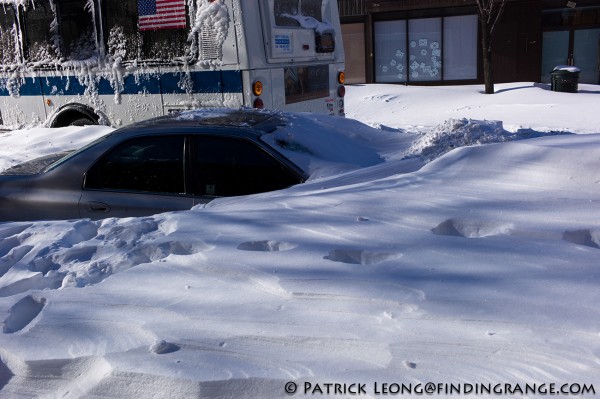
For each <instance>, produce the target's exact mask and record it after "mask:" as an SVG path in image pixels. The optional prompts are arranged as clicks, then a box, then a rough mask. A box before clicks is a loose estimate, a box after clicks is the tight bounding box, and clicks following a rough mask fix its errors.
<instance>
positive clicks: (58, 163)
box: [42, 133, 112, 173]
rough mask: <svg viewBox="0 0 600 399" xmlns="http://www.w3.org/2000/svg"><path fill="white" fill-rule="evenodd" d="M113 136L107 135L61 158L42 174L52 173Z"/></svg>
mask: <svg viewBox="0 0 600 399" xmlns="http://www.w3.org/2000/svg"><path fill="white" fill-rule="evenodd" d="M111 135H112V133H111V134H107V135H106V136H102V137H100V138H98V139H96V140H94V141H92V142H91V143H89V144H88V145H86V146H84V147H81V148H80V149H78V150H77V151H73V152H71V153H69V154H68V155H67V156H64V157H62V158H60V159H59V160H58V161H56V162H54V163H53V164H51V165H49V166H48V167H47V168H46V169H44V170H43V172H42V173H46V172H49V171H51V170H52V169H54V168H56V167H57V166H59V165H62V164H63V163H65V162H67V161H68V160H69V159H71V158H73V157H75V156H77V155H78V154H79V153H81V152H82V151H85V150H87V149H88V148H90V147H93V146H95V145H96V144H98V143H101V142H103V141H104V140H106V139H107V138H109V137H110V136H111Z"/></svg>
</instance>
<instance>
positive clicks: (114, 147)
mask: <svg viewBox="0 0 600 399" xmlns="http://www.w3.org/2000/svg"><path fill="white" fill-rule="evenodd" d="M165 137H182V138H183V149H182V152H183V154H182V162H183V165H182V166H183V168H182V173H183V176H182V177H183V192H182V193H172V192H161V191H143V190H142V191H140V190H134V189H119V188H95V187H87V184H88V178H89V175H90V172H91V171H92V169H94V168H95V167H96V166H97V165H99V164H100V163H101V162H103V161H104V160H105V159H106V158H107V157H109V156H110V155H111V154H112V153H113V152H114V151H116V150H117V149H119V148H120V147H122V146H123V145H125V144H127V143H129V142H132V141H135V140H140V139H150V138H157V139H158V138H165ZM188 143H189V138H188V135H187V134H177V133H165V134H142V135H138V136H132V137H128V138H126V139H124V140H121V141H119V142H117V143H115V144H114V145H112V146H111V147H110V148H108V149H107V150H106V151H104V152H103V153H102V154H101V155H100V156H98V158H97V159H96V160H95V161H94V162H93V163H92V164H91V165H90V166H89V167H88V168H87V170H86V171H85V172H84V175H83V181H82V191H101V192H115V193H129V194H139V195H163V196H169V197H171V196H176V197H189V196H190V195H189V194H188V191H189V189H188V188H189V183H190V181H189V171H188V167H189V166H188V164H189V162H188V160H189V144H188Z"/></svg>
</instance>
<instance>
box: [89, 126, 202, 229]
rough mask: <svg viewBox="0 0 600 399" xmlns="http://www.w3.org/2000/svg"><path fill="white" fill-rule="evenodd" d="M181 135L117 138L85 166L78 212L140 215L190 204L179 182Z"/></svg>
mask: <svg viewBox="0 0 600 399" xmlns="http://www.w3.org/2000/svg"><path fill="white" fill-rule="evenodd" d="M184 160H185V136H184V135H167V136H160V135H155V136H153V135H151V136H143V137H136V138H132V139H129V140H126V141H125V142H123V143H120V144H118V145H117V146H115V147H114V148H113V149H111V150H110V151H108V153H107V154H105V155H104V156H103V157H102V158H100V159H99V160H98V161H97V162H96V163H94V164H93V165H92V167H91V168H90V169H89V170H88V172H87V173H86V176H85V181H84V188H83V192H82V196H81V199H80V201H79V212H80V215H81V217H89V218H92V219H102V218H107V217H130V216H146V215H153V214H156V213H160V212H166V211H176V210H185V209H190V208H191V207H192V206H193V198H192V197H191V196H190V195H189V194H187V193H186V192H187V190H186V183H185V180H186V179H185V161H184Z"/></svg>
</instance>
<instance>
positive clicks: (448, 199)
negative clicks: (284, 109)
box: [0, 83, 600, 398]
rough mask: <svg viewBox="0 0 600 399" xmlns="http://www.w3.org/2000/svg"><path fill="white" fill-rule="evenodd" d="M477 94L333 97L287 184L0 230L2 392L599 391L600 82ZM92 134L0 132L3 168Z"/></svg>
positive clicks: (311, 121) (369, 89) (468, 89)
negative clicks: (342, 105)
mask: <svg viewBox="0 0 600 399" xmlns="http://www.w3.org/2000/svg"><path fill="white" fill-rule="evenodd" d="M481 90H482V87H481V86H461V87H403V86H390V85H368V86H350V87H348V95H347V105H346V109H347V115H348V119H346V120H343V119H337V118H331V117H322V116H311V115H304V116H298V117H294V118H295V119H293V128H294V129H293V131H292V133H290V134H286V135H284V136H285V137H279V138H280V139H284V138H285V139H286V140H287V141H288V143H289V144H290V145H289V148H292V149H293V148H299V147H298V146H297V145H301V148H304V147H307V148H313V150H312V151H311V152H312V156H310V157H309V156H308V155H307V154H306V152H300V153H298V152H289V153H290V154H292V155H293V156H295V157H297V161H298V162H305V163H306V165H307V166H308V167H309V168H310V169H311V170H312V172H313V177H312V179H311V180H310V181H309V182H308V183H305V184H303V185H300V186H296V187H293V188H290V189H287V190H282V191H278V192H273V193H266V194H259V195H253V196H249V197H240V198H231V199H223V200H218V201H214V202H213V203H211V204H209V205H208V206H206V207H204V208H197V209H193V210H191V211H187V212H178V213H167V214H160V215H155V216H152V217H146V218H135V219H107V220H104V221H99V222H92V221H88V220H72V221H59V222H31V223H4V224H0V237H1V239H2V240H1V241H0V323H3V326H2V333H1V334H0V359H1V363H0V397H6V398H28V397H66V398H75V397H92V398H107V397H120V398H122V397H131V398H133V397H136V398H142V397H144V398H149V397H159V398H179V397H181V398H184V397H186V398H187V397H227V398H243V397H248V398H280V397H281V398H283V397H289V396H288V395H286V393H285V391H284V387H285V385H286V383H288V382H295V383H296V384H297V386H298V392H297V393H296V394H295V395H294V397H309V396H310V397H313V396H318V397H356V396H357V395H351V394H350V393H348V392H347V394H346V395H341V394H333V393H335V392H333V393H332V394H330V395H327V394H323V395H320V394H319V392H318V391H316V395H311V394H310V393H311V392H310V390H309V392H308V393H307V394H305V392H304V390H305V388H306V387H308V385H305V383H309V384H310V386H311V388H312V393H315V391H314V389H315V388H314V387H315V386H316V384H321V385H319V387H320V388H321V389H322V390H324V391H326V389H327V388H326V387H327V386H328V385H326V384H327V383H339V384H343V383H346V384H351V383H358V384H361V383H362V384H365V391H366V394H363V395H360V396H362V397H379V396H392V397H399V396H400V395H383V393H382V389H383V384H385V383H388V384H391V383H399V384H402V383H403V384H406V385H408V384H413V387H416V386H418V384H423V385H424V384H426V383H427V382H433V383H436V384H437V383H441V384H460V383H462V384H472V385H475V384H487V385H491V386H495V385H496V384H502V387H505V385H504V384H512V385H511V386H512V387H515V386H516V384H520V385H519V386H522V387H523V389H524V388H525V386H526V384H529V385H530V386H532V385H536V386H538V387H539V386H540V385H541V384H551V383H554V384H556V389H559V388H560V387H561V386H562V385H563V384H574V383H578V384H582V385H583V384H587V385H588V386H593V387H594V388H595V392H596V394H595V395H594V394H592V393H585V394H583V395H579V396H578V397H588V398H591V397H595V396H596V395H598V394H599V393H600V308H599V307H598V304H599V303H600V290H599V284H600V268H599V264H598V255H599V254H600V252H599V251H600V220H599V219H598V215H600V174H599V172H598V159H600V114H599V112H598V111H599V110H600V87H598V86H593V85H580V93H578V94H571V93H554V92H550V91H549V90H548V87H547V85H538V84H531V83H518V84H508V85H497V90H498V93H497V94H495V95H483V94H481V93H480V92H481ZM350 118H356V119H358V120H360V121H362V122H364V123H366V124H367V125H370V126H373V127H375V128H371V127H368V126H365V125H362V124H359V123H358V122H356V121H353V120H351V119H350ZM107 131H110V129H108V128H98V127H96V128H93V127H92V128H90V127H87V128H83V129H82V128H78V129H75V128H67V129H59V130H47V129H30V130H23V131H14V132H6V133H0V142H1V143H2V146H0V162H1V164H0V169H4V168H6V167H9V166H11V165H13V164H15V163H18V162H21V161H24V160H27V159H32V158H34V157H36V156H38V155H43V154H47V153H51V152H55V151H56V150H64V149H69V148H76V147H78V146H80V145H82V144H83V143H84V142H87V141H90V140H92V139H93V138H95V137H97V136H99V135H101V134H104V133H106V132H107ZM570 133H576V134H570ZM280 134H282V135H283V133H280ZM546 135H547V137H540V138H532V139H528V138H529V137H536V136H546ZM319 137H320V138H321V139H322V140H323V142H325V143H327V145H321V146H315V145H316V144H319V140H316V139H315V138H319ZM348 139H351V141H349V140H348ZM491 142H498V144H489V143H491ZM486 143H487V144H489V145H479V144H486ZM465 145H474V146H469V147H465ZM458 147H460V148H458ZM342 148H343V149H344V151H340V149H342ZM288 151H289V150H288ZM369 165H370V166H369ZM375 384H378V385H377V388H378V389H379V390H377V388H376V387H375ZM569 386H570V387H573V385H569ZM346 387H349V385H346ZM388 387H389V385H388ZM446 387H447V386H446ZM462 387H463V388H464V387H466V385H463V386H462ZM546 387H548V385H546ZM575 387H576V386H575ZM443 389H444V387H442V392H439V393H440V394H439V395H433V396H448V395H446V394H444V391H443ZM402 396H408V395H402ZM417 396H421V395H417ZM453 396H460V395H457V394H455V395H453ZM468 396H475V395H473V394H471V395H468ZM484 396H486V395H484ZM487 396H498V395H487ZM517 396H520V397H533V396H536V395H533V394H527V395H517ZM542 396H546V395H542Z"/></svg>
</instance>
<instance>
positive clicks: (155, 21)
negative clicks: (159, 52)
mask: <svg viewBox="0 0 600 399" xmlns="http://www.w3.org/2000/svg"><path fill="white" fill-rule="evenodd" d="M138 15H139V22H138V29H139V30H156V29H181V28H185V26H186V19H185V0H138Z"/></svg>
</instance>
